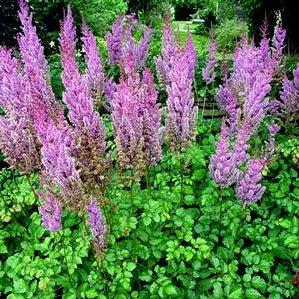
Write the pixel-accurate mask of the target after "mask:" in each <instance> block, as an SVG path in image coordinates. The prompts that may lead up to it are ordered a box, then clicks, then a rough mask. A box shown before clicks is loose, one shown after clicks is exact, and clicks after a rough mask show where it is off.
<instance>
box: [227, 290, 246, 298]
mask: <svg viewBox="0 0 299 299" xmlns="http://www.w3.org/2000/svg"><path fill="white" fill-rule="evenodd" d="M228 298H229V299H241V298H243V297H242V288H239V289H237V290H235V291H234V292H232V293H231V294H229V296H228Z"/></svg>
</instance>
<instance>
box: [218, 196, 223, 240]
mask: <svg viewBox="0 0 299 299" xmlns="http://www.w3.org/2000/svg"><path fill="white" fill-rule="evenodd" d="M219 201H220V210H219V236H221V228H222V213H223V212H222V210H223V195H222V190H220V194H219Z"/></svg>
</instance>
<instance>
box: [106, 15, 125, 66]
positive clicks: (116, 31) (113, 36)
mask: <svg viewBox="0 0 299 299" xmlns="http://www.w3.org/2000/svg"><path fill="white" fill-rule="evenodd" d="M124 22H125V17H121V18H118V19H117V20H116V21H115V22H114V24H113V26H112V32H109V33H107V35H106V41H107V50H108V54H109V62H110V63H111V64H116V63H119V62H120V59H121V56H122V49H121V47H122V40H123V26H124Z"/></svg>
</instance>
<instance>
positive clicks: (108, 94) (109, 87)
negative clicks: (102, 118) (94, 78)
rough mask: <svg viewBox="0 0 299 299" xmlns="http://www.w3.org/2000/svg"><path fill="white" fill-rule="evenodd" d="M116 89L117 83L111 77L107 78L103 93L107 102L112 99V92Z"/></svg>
mask: <svg viewBox="0 0 299 299" xmlns="http://www.w3.org/2000/svg"><path fill="white" fill-rule="evenodd" d="M116 90H117V84H116V83H115V82H113V77H111V78H109V79H108V80H107V81H106V83H105V88H104V95H105V98H106V100H107V102H108V103H111V101H112V100H113V97H114V94H115V92H116Z"/></svg>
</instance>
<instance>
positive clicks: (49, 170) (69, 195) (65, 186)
mask: <svg viewBox="0 0 299 299" xmlns="http://www.w3.org/2000/svg"><path fill="white" fill-rule="evenodd" d="M72 148H73V144H72V140H71V139H70V134H69V132H68V131H67V130H62V129H61V130H60V129H58V128H57V127H56V126H55V124H54V123H52V124H50V125H49V127H48V128H47V133H46V140H45V141H44V143H43V146H42V149H41V154H42V163H43V165H44V168H45V170H44V171H43V173H42V177H46V178H49V180H50V182H51V186H49V187H50V188H51V189H53V188H55V187H56V188H57V187H58V190H59V200H60V202H61V203H62V204H63V205H65V206H67V207H68V208H69V209H74V210H79V209H80V208H82V206H84V205H85V203H86V202H85V201H86V200H85V197H84V192H83V189H82V181H81V179H80V176H79V173H78V171H77V170H76V168H75V160H74V158H73V157H72V156H71V151H72Z"/></svg>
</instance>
